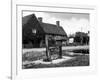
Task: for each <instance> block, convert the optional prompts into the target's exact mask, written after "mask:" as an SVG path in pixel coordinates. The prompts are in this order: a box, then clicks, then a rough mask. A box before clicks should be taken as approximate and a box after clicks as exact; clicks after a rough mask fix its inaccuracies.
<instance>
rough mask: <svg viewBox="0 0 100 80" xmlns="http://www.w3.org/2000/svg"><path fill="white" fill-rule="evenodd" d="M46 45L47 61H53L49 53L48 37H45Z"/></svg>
mask: <svg viewBox="0 0 100 80" xmlns="http://www.w3.org/2000/svg"><path fill="white" fill-rule="evenodd" d="M45 45H46V57H47V61H51V59H50V53H49V45H48V35H45Z"/></svg>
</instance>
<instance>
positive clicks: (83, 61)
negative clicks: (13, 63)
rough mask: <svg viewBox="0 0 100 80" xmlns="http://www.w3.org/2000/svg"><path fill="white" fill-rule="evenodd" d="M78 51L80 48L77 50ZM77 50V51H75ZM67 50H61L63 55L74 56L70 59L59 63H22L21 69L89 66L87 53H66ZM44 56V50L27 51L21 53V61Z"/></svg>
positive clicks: (33, 59)
mask: <svg viewBox="0 0 100 80" xmlns="http://www.w3.org/2000/svg"><path fill="white" fill-rule="evenodd" d="M79 51H80V50H79ZM76 52H77V51H76ZM68 53H69V52H68V51H66V50H64V51H63V56H70V57H75V58H74V59H72V60H69V61H65V62H62V63H59V64H48V65H47V64H33V63H32V64H28V65H23V69H28V68H51V67H71V66H89V54H87V55H85V54H82V55H68ZM43 58H46V56H45V52H36V51H32V52H27V53H25V54H23V58H22V60H23V62H24V61H35V60H39V59H43Z"/></svg>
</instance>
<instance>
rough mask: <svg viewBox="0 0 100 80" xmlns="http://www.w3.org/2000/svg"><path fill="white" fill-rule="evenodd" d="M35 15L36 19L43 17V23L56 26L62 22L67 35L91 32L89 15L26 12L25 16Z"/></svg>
mask: <svg viewBox="0 0 100 80" xmlns="http://www.w3.org/2000/svg"><path fill="white" fill-rule="evenodd" d="M30 14H35V15H36V17H42V18H43V22H45V23H51V24H56V21H60V25H61V26H62V27H63V28H64V30H65V31H66V33H67V34H70V33H72V34H73V33H75V32H77V31H81V30H82V31H83V32H87V31H89V28H90V25H89V14H83V13H54V12H53V13H52V12H24V13H23V16H26V15H30Z"/></svg>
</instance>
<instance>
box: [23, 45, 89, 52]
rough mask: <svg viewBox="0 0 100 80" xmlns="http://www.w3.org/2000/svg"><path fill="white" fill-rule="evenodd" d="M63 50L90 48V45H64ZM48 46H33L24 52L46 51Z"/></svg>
mask: <svg viewBox="0 0 100 80" xmlns="http://www.w3.org/2000/svg"><path fill="white" fill-rule="evenodd" d="M62 49H63V50H76V49H89V46H88V45H84V46H66V47H65V46H64V47H62ZM45 50H46V48H32V49H23V54H24V53H26V52H31V51H39V52H41V51H45Z"/></svg>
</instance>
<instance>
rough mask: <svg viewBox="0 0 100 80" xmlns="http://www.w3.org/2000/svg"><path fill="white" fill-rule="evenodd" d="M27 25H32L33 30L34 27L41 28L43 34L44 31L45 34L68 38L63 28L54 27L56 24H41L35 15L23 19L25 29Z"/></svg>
mask: <svg viewBox="0 0 100 80" xmlns="http://www.w3.org/2000/svg"><path fill="white" fill-rule="evenodd" d="M27 24H31V28H34V27H35V28H36V27H39V28H41V32H42V30H43V32H44V33H45V34H51V35H60V36H67V34H66V32H65V31H64V29H63V28H62V27H61V26H59V27H57V25H54V24H49V23H43V22H39V21H38V19H37V18H36V16H35V14H32V15H28V16H25V17H23V19H22V25H23V28H24V26H25V25H27ZM27 28H28V26H27Z"/></svg>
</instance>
